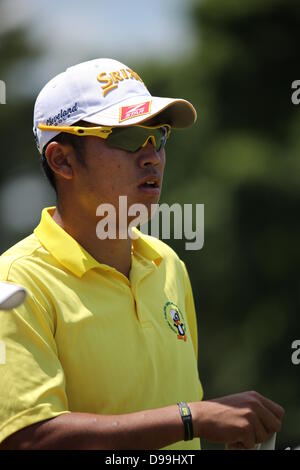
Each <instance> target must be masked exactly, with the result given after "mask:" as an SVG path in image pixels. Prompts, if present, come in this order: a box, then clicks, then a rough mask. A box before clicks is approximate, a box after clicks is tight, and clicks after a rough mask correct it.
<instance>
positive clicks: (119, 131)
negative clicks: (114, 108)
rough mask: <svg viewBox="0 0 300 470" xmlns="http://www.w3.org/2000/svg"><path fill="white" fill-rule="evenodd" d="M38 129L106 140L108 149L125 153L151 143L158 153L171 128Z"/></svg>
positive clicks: (69, 127) (74, 127) (43, 126)
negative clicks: (116, 149)
mask: <svg viewBox="0 0 300 470" xmlns="http://www.w3.org/2000/svg"><path fill="white" fill-rule="evenodd" d="M38 128H39V129H40V130H42V131H56V132H57V131H59V132H66V133H68V134H73V135H77V136H79V137H84V136H96V137H101V138H102V139H105V140H106V143H107V145H108V146H109V147H111V148H118V149H120V150H126V151H127V152H137V150H139V149H141V148H143V147H146V145H147V144H148V142H151V143H152V145H153V147H154V148H155V150H156V151H157V152H158V151H159V150H161V149H162V148H163V147H165V145H166V142H167V139H168V137H169V135H170V133H171V126H170V125H169V124H163V125H161V124H160V125H159V126H139V125H136V126H128V127H106V126H98V127H80V126H46V125H45V124H39V125H38Z"/></svg>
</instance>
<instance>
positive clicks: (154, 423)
mask: <svg viewBox="0 0 300 470" xmlns="http://www.w3.org/2000/svg"><path fill="white" fill-rule="evenodd" d="M85 139H86V142H85V144H86V145H85V157H86V158H85V163H86V166H85V167H83V166H82V165H80V163H78V161H77V159H76V155H75V154H74V150H73V148H72V147H71V146H68V145H62V144H59V143H57V142H53V143H51V144H50V145H49V146H48V148H47V152H46V156H47V159H48V162H49V165H50V166H51V168H52V170H53V171H54V172H55V175H56V180H57V188H58V201H59V202H58V205H57V209H56V211H55V213H54V215H53V218H54V220H55V221H56V222H57V223H58V224H59V225H61V226H62V227H63V228H64V230H66V231H67V232H68V233H69V234H70V235H71V236H72V237H73V238H75V239H76V240H77V241H78V242H79V243H80V244H81V245H82V246H83V247H84V248H85V249H86V250H87V251H88V252H89V253H91V254H92V256H93V257H94V258H95V259H96V260H98V261H99V262H101V263H106V264H108V265H111V266H113V267H115V268H116V269H117V270H119V271H120V272H121V273H122V274H124V276H127V277H128V276H129V272H130V265H131V253H130V248H131V241H130V239H127V240H123V239H117V240H110V239H108V240H99V239H98V238H97V236H96V232H95V227H96V224H97V222H98V218H97V217H96V208H97V206H98V205H99V204H100V203H101V202H109V203H112V204H115V205H117V201H118V196H119V195H120V194H121V195H127V196H128V206H129V205H130V204H133V203H137V202H139V203H144V204H146V205H147V207H150V204H151V203H152V204H154V203H157V202H158V198H159V195H149V194H145V193H143V192H142V191H141V190H140V189H139V188H138V185H139V183H140V181H141V179H143V178H144V177H145V176H146V175H147V174H149V173H150V174H156V175H157V176H159V178H160V180H161V181H162V177H163V172H164V167H165V151H164V150H161V151H160V152H156V151H155V149H154V148H153V146H152V145H151V144H150V143H148V144H147V146H146V147H145V148H142V149H141V150H139V151H137V152H136V153H134V154H132V153H128V152H124V151H120V150H116V149H110V148H108V147H107V146H106V144H105V141H104V140H102V139H100V138H97V137H85ZM74 208H76V210H74ZM189 406H190V408H191V412H192V416H193V427H194V435H195V437H201V438H205V439H208V440H210V441H213V442H218V443H227V444H228V445H229V448H231V447H233V448H242V449H250V448H253V447H254V445H255V444H256V443H259V442H264V441H266V440H268V439H269V438H270V437H271V436H272V434H273V433H274V432H278V431H279V430H280V427H281V423H282V419H283V416H284V410H283V408H282V407H281V406H279V405H278V404H276V403H274V402H273V401H271V400H269V399H268V398H266V397H263V396H262V395H260V394H258V393H256V392H244V393H239V394H235V395H230V396H226V397H222V398H218V399H215V400H206V401H201V402H193V403H189ZM183 438H184V428H183V424H182V421H181V417H180V414H179V411H178V407H177V405H175V404H174V405H172V406H168V407H164V408H160V409H153V410H146V411H140V412H137V413H130V414H123V415H98V414H89V413H73V412H71V413H67V414H63V415H60V416H58V417H56V418H52V419H50V420H46V421H42V422H39V423H36V424H33V425H31V426H28V427H26V428H23V429H21V430H20V431H18V432H16V433H14V434H12V435H11V436H9V437H8V438H7V439H6V440H5V441H4V442H3V443H2V444H1V445H0V449H24V450H26V449H86V450H87V449H114V450H118V449H160V448H162V447H164V446H167V445H170V444H172V443H174V442H177V441H180V440H183Z"/></svg>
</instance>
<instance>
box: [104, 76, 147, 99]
mask: <svg viewBox="0 0 300 470" xmlns="http://www.w3.org/2000/svg"><path fill="white" fill-rule="evenodd" d="M130 78H133V79H135V80H138V81H139V82H142V83H144V82H143V80H142V79H141V77H139V75H138V74H137V73H136V72H134V71H133V70H131V69H121V70H117V71H116V72H110V73H109V74H107V73H106V72H101V73H99V75H98V76H97V80H98V82H100V83H105V85H103V86H102V87H101V88H102V90H103V97H104V96H106V95H107V93H108V92H109V91H111V90H113V89H114V88H117V87H118V86H119V82H123V80H128V79H130Z"/></svg>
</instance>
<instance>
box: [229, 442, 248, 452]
mask: <svg viewBox="0 0 300 470" xmlns="http://www.w3.org/2000/svg"><path fill="white" fill-rule="evenodd" d="M227 449H228V450H246V447H245V446H244V444H242V442H233V443H232V444H228V445H227Z"/></svg>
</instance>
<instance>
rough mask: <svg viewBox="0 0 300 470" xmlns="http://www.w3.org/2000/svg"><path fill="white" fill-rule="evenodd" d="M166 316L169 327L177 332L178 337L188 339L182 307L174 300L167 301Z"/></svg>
mask: <svg viewBox="0 0 300 470" xmlns="http://www.w3.org/2000/svg"><path fill="white" fill-rule="evenodd" d="M164 316H165V320H166V322H167V323H168V326H169V328H170V329H171V330H172V331H173V332H174V333H176V335H177V339H182V340H183V341H186V340H187V336H186V325H185V323H184V318H183V315H182V313H181V311H180V308H179V307H178V306H177V305H176V304H174V302H167V303H166V304H165V306H164Z"/></svg>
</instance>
